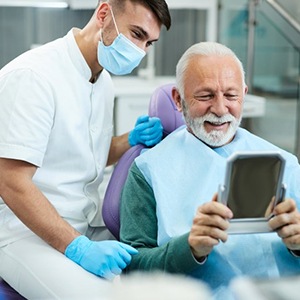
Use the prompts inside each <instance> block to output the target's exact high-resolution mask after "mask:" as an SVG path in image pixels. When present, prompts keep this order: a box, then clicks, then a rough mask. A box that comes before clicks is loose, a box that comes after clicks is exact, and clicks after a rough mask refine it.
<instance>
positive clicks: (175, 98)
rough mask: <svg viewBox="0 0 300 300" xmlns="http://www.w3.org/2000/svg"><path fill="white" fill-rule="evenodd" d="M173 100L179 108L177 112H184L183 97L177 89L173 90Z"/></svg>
mask: <svg viewBox="0 0 300 300" xmlns="http://www.w3.org/2000/svg"><path fill="white" fill-rule="evenodd" d="M172 98H173V101H174V103H175V105H176V107H177V110H178V111H180V112H182V105H181V97H180V94H179V92H178V90H177V88H176V87H173V89H172Z"/></svg>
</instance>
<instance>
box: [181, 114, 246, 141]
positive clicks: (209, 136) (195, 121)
mask: <svg viewBox="0 0 300 300" xmlns="http://www.w3.org/2000/svg"><path fill="white" fill-rule="evenodd" d="M184 115H185V121H186V124H187V125H188V127H190V128H191V129H192V131H193V134H194V135H195V136H196V137H197V138H198V139H200V140H201V141H203V142H204V143H206V144H207V145H209V146H211V147H220V146H223V145H225V144H227V143H228V142H229V141H230V140H231V139H232V138H233V137H234V135H235V133H236V131H237V129H238V127H239V125H240V123H241V118H239V119H236V118H235V117H234V116H233V115H231V114H226V115H224V116H222V117H220V118H219V117H217V116H216V115H214V114H212V113H209V114H206V115H204V116H202V117H198V118H191V117H190V116H189V114H188V113H185V114H184ZM205 121H209V122H212V123H224V122H229V123H230V124H229V127H228V130H227V131H226V132H223V131H221V130H212V131H210V132H207V131H206V130H205V127H204V122H205Z"/></svg>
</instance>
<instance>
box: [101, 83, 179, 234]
mask: <svg viewBox="0 0 300 300" xmlns="http://www.w3.org/2000/svg"><path fill="white" fill-rule="evenodd" d="M173 87H174V84H166V85H163V86H161V87H159V88H157V89H156V90H155V91H154V93H153V95H152V96H151V99H150V103H149V109H148V114H149V116H151V117H159V118H160V120H161V122H162V125H163V137H166V136H167V135H168V134H169V133H171V132H172V131H174V130H175V129H176V128H178V127H180V126H181V125H183V124H184V121H183V118H182V114H181V112H179V111H178V110H177V108H176V105H175V103H174V101H173V99H172V93H171V91H172V88H173ZM144 148H145V146H143V145H137V146H135V147H132V148H130V149H129V150H128V151H126V152H125V153H124V154H123V156H122V157H121V158H120V160H119V162H118V163H117V164H116V166H115V168H114V170H113V173H112V175H111V177H110V180H109V183H108V186H107V189H106V192H105V195H104V199H103V207H102V216H103V220H104V223H105V225H106V227H107V228H108V229H109V231H110V232H111V233H112V234H113V235H114V237H115V238H116V239H119V233H120V199H121V192H122V188H123V186H124V183H125V180H126V178H127V175H128V170H129V168H130V166H131V164H132V163H133V161H134V159H135V158H136V157H137V156H139V155H140V153H141V151H142V150H143V149H144Z"/></svg>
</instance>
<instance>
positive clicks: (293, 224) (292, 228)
mask: <svg viewBox="0 0 300 300" xmlns="http://www.w3.org/2000/svg"><path fill="white" fill-rule="evenodd" d="M273 213H274V217H273V218H272V219H270V220H269V226H270V227H271V228H272V229H273V230H275V231H276V232H277V234H278V236H279V237H281V238H282V241H283V242H284V244H285V245H286V246H287V247H288V248H289V249H290V250H300V213H299V211H298V210H297V206H296V203H295V201H294V200H293V199H285V200H284V201H283V202H281V203H279V204H278V205H276V206H275V208H274V211H273Z"/></svg>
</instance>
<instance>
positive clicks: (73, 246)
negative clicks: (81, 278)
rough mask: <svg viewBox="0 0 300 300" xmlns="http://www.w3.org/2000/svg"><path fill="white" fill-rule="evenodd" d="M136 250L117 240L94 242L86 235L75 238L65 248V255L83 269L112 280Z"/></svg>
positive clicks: (129, 260)
mask: <svg viewBox="0 0 300 300" xmlns="http://www.w3.org/2000/svg"><path fill="white" fill-rule="evenodd" d="M137 253H138V251H137V250H136V249H134V248H132V247H131V246H129V245H126V244H124V243H120V242H117V241H101V242H94V241H91V240H89V239H88V238H87V237H86V236H84V235H80V236H78V237H77V238H75V239H74V240H73V241H72V242H71V243H70V244H69V245H68V247H67V248H66V250H65V255H66V256H67V257H68V258H69V259H71V260H73V261H74V262H76V263H77V264H79V265H80V266H81V267H83V268H84V269H85V270H87V271H89V272H91V273H93V274H96V275H98V276H101V277H104V278H106V279H109V280H112V279H113V278H114V277H115V276H116V275H120V274H121V272H122V270H123V269H124V268H125V267H126V266H127V265H128V264H129V263H130V262H131V255H134V254H137Z"/></svg>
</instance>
